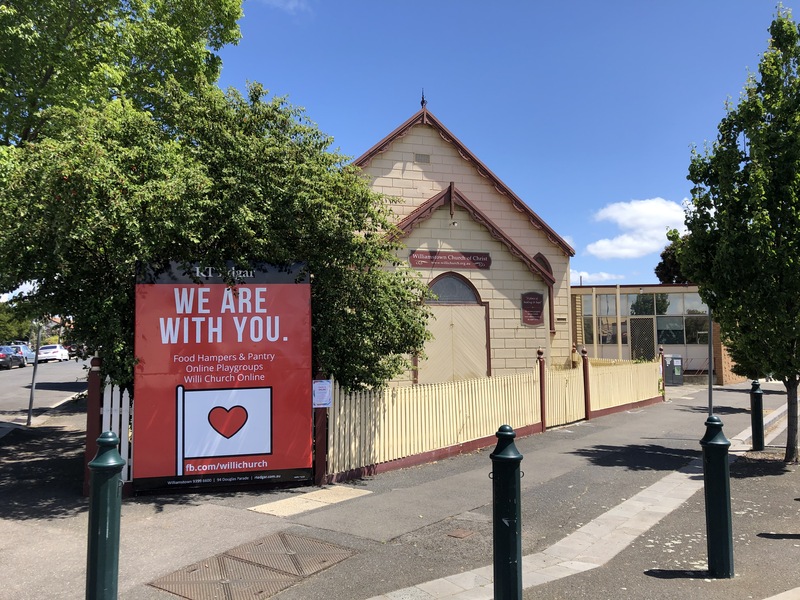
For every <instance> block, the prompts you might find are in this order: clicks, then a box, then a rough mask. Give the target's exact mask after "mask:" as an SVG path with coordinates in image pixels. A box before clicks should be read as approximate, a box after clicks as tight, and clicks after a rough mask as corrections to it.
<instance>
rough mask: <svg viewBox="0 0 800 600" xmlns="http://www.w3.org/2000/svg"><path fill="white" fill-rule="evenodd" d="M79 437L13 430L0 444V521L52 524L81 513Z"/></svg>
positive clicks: (81, 442) (81, 443) (82, 439)
mask: <svg viewBox="0 0 800 600" xmlns="http://www.w3.org/2000/svg"><path fill="white" fill-rule="evenodd" d="M84 442H85V435H84V434H83V432H81V431H75V430H70V429H65V428H63V427H47V426H42V427H37V428H32V429H15V430H13V431H11V432H10V433H9V434H7V435H6V436H5V437H3V438H2V441H0V497H2V498H3V501H2V502H1V503H0V518H3V519H14V520H20V521H21V520H26V519H58V518H64V517H72V516H74V515H75V514H78V513H80V512H83V511H84V510H86V509H87V507H88V504H87V501H86V499H85V498H83V496H82V495H81V492H82V489H81V488H82V484H83V451H84V450H83V447H84Z"/></svg>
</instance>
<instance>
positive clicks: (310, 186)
mask: <svg viewBox="0 0 800 600" xmlns="http://www.w3.org/2000/svg"><path fill="white" fill-rule="evenodd" d="M161 101H162V102H163V105H164V106H168V107H169V110H168V114H169V115H170V121H171V123H169V124H168V126H167V124H165V123H160V122H158V121H157V120H156V119H155V118H153V116H152V115H151V114H150V113H149V112H145V111H142V110H140V109H139V108H137V107H136V106H135V105H134V103H132V102H129V101H127V100H122V99H118V100H113V101H111V102H108V103H106V104H104V105H102V106H100V107H84V108H82V109H79V110H71V109H54V110H52V111H50V113H49V116H48V119H47V121H46V122H45V124H44V125H43V127H42V135H41V136H40V138H39V140H38V141H36V142H35V143H28V144H25V145H23V146H20V147H6V148H3V149H2V150H1V151H0V186H2V189H0V225H2V227H3V228H4V231H7V232H8V234H7V235H6V236H4V238H3V239H2V240H0V261H1V262H2V264H4V265H7V268H6V269H5V270H4V272H3V273H2V274H0V288H2V289H13V288H14V287H16V286H17V285H19V284H20V283H21V282H23V281H27V280H35V281H36V282H37V286H36V289H35V291H34V292H32V293H31V294H30V295H28V296H27V297H26V298H25V300H26V302H27V303H28V304H29V305H30V307H31V310H35V311H38V313H39V314H68V315H71V317H72V319H73V321H74V337H75V338H76V339H81V340H83V341H84V342H86V343H87V344H89V345H90V346H91V347H101V348H102V355H103V356H104V358H105V364H104V367H105V368H106V370H107V371H108V374H109V375H111V376H112V378H114V379H115V380H116V381H118V382H119V383H121V384H123V385H127V384H129V383H130V381H131V379H132V372H133V365H134V361H135V358H134V354H133V330H134V322H133V314H134V310H133V308H134V276H135V271H136V265H137V263H144V264H146V265H151V266H153V267H154V268H157V267H158V266H160V265H163V264H164V263H166V262H168V261H170V260H177V261H183V262H195V261H198V262H202V263H204V264H210V265H221V264H223V262H224V261H225V260H233V261H234V262H236V263H238V264H240V265H246V264H247V262H248V261H249V260H255V261H264V262H270V263H278V264H286V263H291V262H295V261H298V260H299V261H304V262H306V263H307V265H308V268H309V270H310V272H311V273H312V275H313V277H314V283H313V286H312V307H313V318H312V322H313V328H314V344H315V345H314V356H315V361H316V363H317V367H318V368H319V369H321V370H323V371H325V372H327V373H329V374H330V375H333V376H335V377H336V378H337V379H338V380H339V381H340V382H341V383H342V384H343V385H345V386H348V387H358V386H362V385H380V384H381V383H383V382H384V381H385V380H386V379H388V378H390V377H392V376H393V375H395V374H397V373H398V372H399V371H400V370H401V369H402V368H403V367H404V366H405V361H404V360H403V359H402V356H403V355H404V354H407V353H414V352H418V351H420V350H421V349H422V346H423V344H424V341H425V339H426V336H427V333H426V329H425V323H426V313H425V310H424V307H423V306H422V298H423V294H424V293H425V288H424V286H422V285H421V283H420V282H419V281H418V280H417V279H416V278H415V277H414V276H413V275H412V274H411V273H410V272H408V271H405V270H403V269H401V268H400V267H399V266H396V268H395V269H393V270H387V269H386V267H387V266H390V265H391V264H392V263H394V262H396V259H395V256H396V255H395V251H396V246H395V245H394V243H393V242H392V241H391V238H390V236H388V235H387V233H388V232H389V231H390V229H391V226H390V221H389V211H388V206H387V204H386V203H385V201H384V199H383V198H382V197H381V196H379V195H377V194H374V193H373V192H371V191H370V190H369V187H368V186H367V183H366V182H365V181H364V180H363V179H362V177H361V176H360V175H359V173H358V172H357V171H355V170H354V169H353V168H351V167H350V166H348V165H346V164H345V161H344V157H342V156H340V155H338V154H336V153H331V152H328V151H326V148H327V147H328V146H329V145H330V142H331V140H330V138H328V137H327V136H325V135H324V134H322V133H321V132H320V131H319V130H318V129H317V128H316V126H315V125H313V124H312V123H309V122H307V121H306V120H305V119H304V116H303V114H302V112H301V111H300V110H298V109H296V108H293V107H291V106H289V105H287V104H286V102H285V101H283V100H282V99H272V100H270V101H267V100H265V92H264V90H263V89H262V88H261V87H260V86H257V85H254V86H253V87H252V88H251V90H250V93H249V96H248V97H247V98H245V97H243V96H241V95H240V94H238V93H237V92H235V91H229V92H228V93H227V94H223V93H222V92H221V91H220V90H218V89H217V88H215V87H210V86H207V87H204V88H202V89H200V90H198V92H196V93H195V94H193V95H188V94H186V93H184V92H183V90H182V89H181V88H180V87H179V86H177V85H174V86H171V87H170V90H169V93H168V94H166V95H165V96H163V97H162V99H161Z"/></svg>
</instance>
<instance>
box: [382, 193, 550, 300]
mask: <svg viewBox="0 0 800 600" xmlns="http://www.w3.org/2000/svg"><path fill="white" fill-rule="evenodd" d="M448 205H449V207H450V214H451V215H452V214H453V207H454V206H458V207H460V208H463V209H464V210H466V211H467V212H468V213H469V215H470V216H471V217H472V218H473V219H474V220H475V222H477V223H480V224H481V225H483V226H484V227H485V228H486V229H487V230H488V231H489V235H491V236H492V237H493V238H494V239H496V240H497V241H498V242H500V243H501V244H503V245H504V246H505V247H506V248H507V249H508V251H509V252H510V253H511V254H512V255H513V256H515V257H517V258H518V259H520V260H521V261H522V262H523V263H525V266H527V267H528V269H529V270H530V271H531V272H533V273H536V274H537V275H539V276H540V277H541V278H542V279H543V280H544V281H545V283H546V284H547V285H548V286H552V285H553V284H554V283H555V278H554V277H553V274H552V273H548V272H547V270H546V269H545V268H544V267H543V266H542V265H541V264H539V263H538V262H537V261H536V260H535V259H534V258H532V257H531V256H529V255H528V254H527V253H526V252H525V250H523V249H522V248H520V246H519V245H518V244H517V243H516V242H515V241H514V240H512V239H511V238H509V237H508V236H507V235H506V234H505V233H503V230H502V229H500V227H498V226H497V225H495V223H494V222H493V221H492V220H491V219H490V218H489V217H487V216H486V215H485V214H484V213H483V212H482V211H481V210H480V209H479V208H478V207H477V206H475V204H473V203H472V202H471V201H470V200H469V199H468V198H467V197H466V196H465V195H464V194H462V193H461V192H460V191H459V190H458V188H456V187H455V185H454V184H453V183H452V182H451V183H450V185H449V186H448V187H447V189H445V190H443V191H441V192H439V193H438V194H436V195H435V196H434V197H433V198H430V199H428V200H426V201H425V202H423V203H422V204H421V205H420V206H418V207H417V209H416V210H415V211H414V212H412V213H411V214H410V215H408V216H407V217H406V218H405V219H403V220H402V221H400V222H399V223H398V224H397V228H398V229H399V230H400V231H402V232H403V234H404V235H406V236H407V235H409V234H410V233H411V232H412V231H413V230H414V229H415V228H416V227H418V226H419V225H420V224H421V223H422V222H424V221H426V220H427V219H429V218H430V216H431V215H432V214H433V213H434V212H435V211H436V210H438V209H440V208H442V207H445V206H448Z"/></svg>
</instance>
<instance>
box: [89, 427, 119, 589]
mask: <svg viewBox="0 0 800 600" xmlns="http://www.w3.org/2000/svg"><path fill="white" fill-rule="evenodd" d="M118 444H119V438H118V437H117V435H116V434H115V433H114V432H112V431H106V432H104V433H102V434H100V437H99V438H97V446H98V447H97V455H96V456H95V457H94V459H93V460H92V461H91V462H90V463H89V472H90V476H89V477H90V484H89V485H90V493H89V543H88V552H87V559H86V600H115V599H116V598H117V580H118V575H119V523H120V507H121V505H122V482H121V481H120V477H119V474H120V472H122V467H124V466H125V461H124V460H123V458H122V457H121V456H120V455H119V452H118V451H117V445H118Z"/></svg>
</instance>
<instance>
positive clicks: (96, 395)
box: [83, 354, 103, 496]
mask: <svg viewBox="0 0 800 600" xmlns="http://www.w3.org/2000/svg"><path fill="white" fill-rule="evenodd" d="M89 364H90V367H89V375H88V377H87V389H86V449H85V450H84V454H83V495H84V496H88V495H89V476H90V473H89V461H91V460H92V458H94V456H95V454H97V438H98V437H100V429H101V428H100V419H101V409H102V399H103V380H102V379H101V378H100V368H101V367H102V366H103V359H101V358H100V357H99V356H97V355H96V354H95V355H94V356H93V357H92V359H91V361H89Z"/></svg>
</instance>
